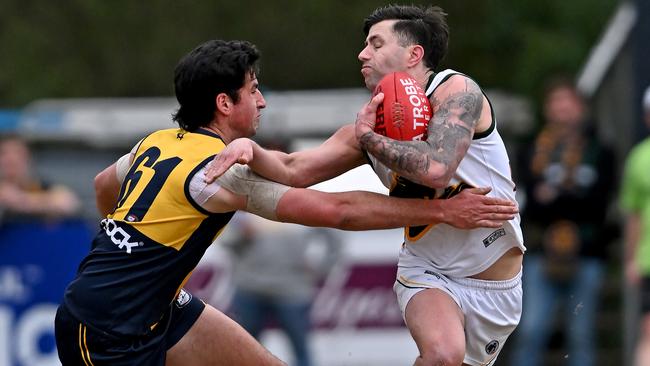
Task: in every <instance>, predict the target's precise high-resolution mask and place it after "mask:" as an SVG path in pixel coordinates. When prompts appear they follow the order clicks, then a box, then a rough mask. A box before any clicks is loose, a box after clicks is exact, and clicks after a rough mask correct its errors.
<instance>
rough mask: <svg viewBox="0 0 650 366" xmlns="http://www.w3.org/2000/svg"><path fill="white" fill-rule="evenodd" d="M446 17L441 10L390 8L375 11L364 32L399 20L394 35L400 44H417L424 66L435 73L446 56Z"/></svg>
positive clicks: (416, 7) (369, 18) (417, 7)
mask: <svg viewBox="0 0 650 366" xmlns="http://www.w3.org/2000/svg"><path fill="white" fill-rule="evenodd" d="M446 16H447V14H446V13H445V12H444V11H443V10H442V8H440V7H438V6H429V7H420V6H416V5H388V6H384V7H381V8H378V9H376V10H375V11H374V12H373V13H372V14H370V15H369V16H368V17H367V18H366V19H365V20H364V23H363V32H364V33H365V34H366V36H367V35H368V32H369V31H370V28H371V27H372V26H373V25H375V24H377V23H379V22H381V21H384V20H397V22H396V23H395V24H394V25H393V31H394V32H395V33H396V34H397V36H398V38H399V41H400V44H401V45H402V46H408V45H412V44H418V45H420V46H422V47H423V48H424V65H425V66H426V67H428V68H430V69H432V70H433V69H435V68H437V67H438V65H439V64H440V61H442V59H443V58H444V57H445V55H446V54H447V47H448V43H449V26H448V25H447V20H446V19H445V17H446Z"/></svg>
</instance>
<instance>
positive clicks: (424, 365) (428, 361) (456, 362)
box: [416, 347, 465, 366]
mask: <svg viewBox="0 0 650 366" xmlns="http://www.w3.org/2000/svg"><path fill="white" fill-rule="evenodd" d="M464 357H465V351H464V350H461V349H453V347H449V348H443V347H428V348H426V349H424V350H423V352H421V354H420V357H419V358H418V361H419V362H416V365H418V366H461V365H462V364H463V358H464Z"/></svg>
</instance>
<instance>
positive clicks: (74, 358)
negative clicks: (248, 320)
mask: <svg viewBox="0 0 650 366" xmlns="http://www.w3.org/2000/svg"><path fill="white" fill-rule="evenodd" d="M203 309H205V304H204V303H203V302H202V301H201V300H199V299H197V298H195V297H191V300H190V301H189V303H187V304H184V305H183V306H178V305H177V302H176V301H174V304H173V305H171V306H170V310H169V311H168V312H167V314H165V316H164V317H163V319H161V321H160V323H159V326H157V327H156V328H155V329H154V330H153V331H152V332H151V333H150V334H147V335H144V336H118V335H115V334H109V333H107V332H105V331H102V330H99V329H97V328H93V327H92V326H91V325H87V324H84V323H82V322H80V321H78V320H77V319H75V318H74V316H73V315H72V314H70V312H69V310H68V309H67V307H66V306H65V304H62V305H61V306H59V309H58V310H57V313H56V319H55V336H56V346H57V350H58V353H59V359H60V360H61V363H62V364H63V366H107V365H111V366H136V365H138V366H164V365H165V357H166V353H167V350H168V349H170V348H171V347H173V346H174V345H175V344H176V343H177V342H178V341H179V340H180V339H181V338H183V336H184V335H185V333H187V332H188V331H189V329H190V328H191V327H192V325H193V324H194V322H195V321H196V320H197V319H198V318H199V315H201V312H203Z"/></svg>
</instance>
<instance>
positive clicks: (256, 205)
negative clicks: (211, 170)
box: [216, 164, 291, 220]
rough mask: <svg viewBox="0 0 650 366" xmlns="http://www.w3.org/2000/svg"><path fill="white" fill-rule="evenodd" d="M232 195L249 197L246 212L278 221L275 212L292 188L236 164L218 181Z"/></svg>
mask: <svg viewBox="0 0 650 366" xmlns="http://www.w3.org/2000/svg"><path fill="white" fill-rule="evenodd" d="M216 182H217V183H218V184H219V185H220V186H222V187H223V188H225V189H227V190H229V191H231V192H232V193H235V194H238V195H241V196H247V197H248V200H247V203H246V211H248V212H250V213H253V214H256V215H258V216H262V217H264V218H267V219H269V220H277V215H276V213H275V210H276V209H277V207H278V202H279V201H280V198H282V195H284V193H285V192H286V191H288V190H289V189H291V187H287V186H285V185H282V184H280V183H276V182H272V181H270V180H268V179H265V178H263V177H260V176H259V175H257V174H255V173H254V172H253V171H252V170H251V169H250V168H249V167H248V166H247V165H240V164H235V165H233V166H232V167H231V168H230V169H228V170H227V171H226V172H225V173H224V174H223V175H222V176H221V177H219V178H218V179H217V181H216Z"/></svg>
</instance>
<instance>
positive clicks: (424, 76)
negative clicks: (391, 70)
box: [408, 67, 434, 88]
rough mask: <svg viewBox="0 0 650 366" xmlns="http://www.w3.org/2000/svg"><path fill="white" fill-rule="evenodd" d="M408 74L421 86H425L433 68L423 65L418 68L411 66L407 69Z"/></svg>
mask: <svg viewBox="0 0 650 366" xmlns="http://www.w3.org/2000/svg"><path fill="white" fill-rule="evenodd" d="M408 73H409V75H411V76H412V77H413V78H414V79H415V80H417V82H418V83H419V84H420V86H421V87H422V88H425V87H426V86H427V84H428V83H429V77H431V75H433V73H434V72H433V70H431V69H428V68H424V67H419V68H413V69H411V70H409V71H408Z"/></svg>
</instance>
